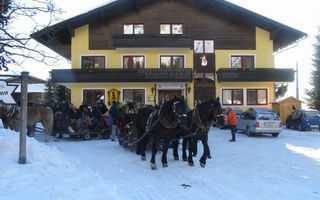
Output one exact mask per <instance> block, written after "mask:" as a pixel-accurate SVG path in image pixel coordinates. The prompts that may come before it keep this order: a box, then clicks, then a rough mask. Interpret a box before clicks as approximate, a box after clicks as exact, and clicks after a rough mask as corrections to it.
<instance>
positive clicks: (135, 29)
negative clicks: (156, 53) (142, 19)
mask: <svg viewBox="0 0 320 200" xmlns="http://www.w3.org/2000/svg"><path fill="white" fill-rule="evenodd" d="M123 34H128V35H132V34H144V25H143V24H124V25H123Z"/></svg>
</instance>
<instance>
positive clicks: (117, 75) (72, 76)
mask: <svg viewBox="0 0 320 200" xmlns="http://www.w3.org/2000/svg"><path fill="white" fill-rule="evenodd" d="M51 75H52V81H53V82H55V83H98V82H99V83H104V82H109V83H110V82H113V83H129V82H192V78H193V70H192V69H96V70H92V71H89V70H82V69H57V70H52V71H51Z"/></svg>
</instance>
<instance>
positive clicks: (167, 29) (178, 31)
mask: <svg viewBox="0 0 320 200" xmlns="http://www.w3.org/2000/svg"><path fill="white" fill-rule="evenodd" d="M160 34H164V35H165V34H167V35H170V34H173V35H182V34H183V25H182V24H160Z"/></svg>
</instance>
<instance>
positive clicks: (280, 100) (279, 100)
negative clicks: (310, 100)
mask: <svg viewBox="0 0 320 200" xmlns="http://www.w3.org/2000/svg"><path fill="white" fill-rule="evenodd" d="M290 98H293V99H295V100H297V101H300V102H301V103H304V102H303V101H301V100H300V99H297V98H295V97H293V96H289V97H283V98H280V99H277V100H274V101H273V102H272V103H281V102H283V101H286V100H288V99H290Z"/></svg>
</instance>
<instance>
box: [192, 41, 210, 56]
mask: <svg viewBox="0 0 320 200" xmlns="http://www.w3.org/2000/svg"><path fill="white" fill-rule="evenodd" d="M194 53H214V41H213V40H194Z"/></svg>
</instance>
